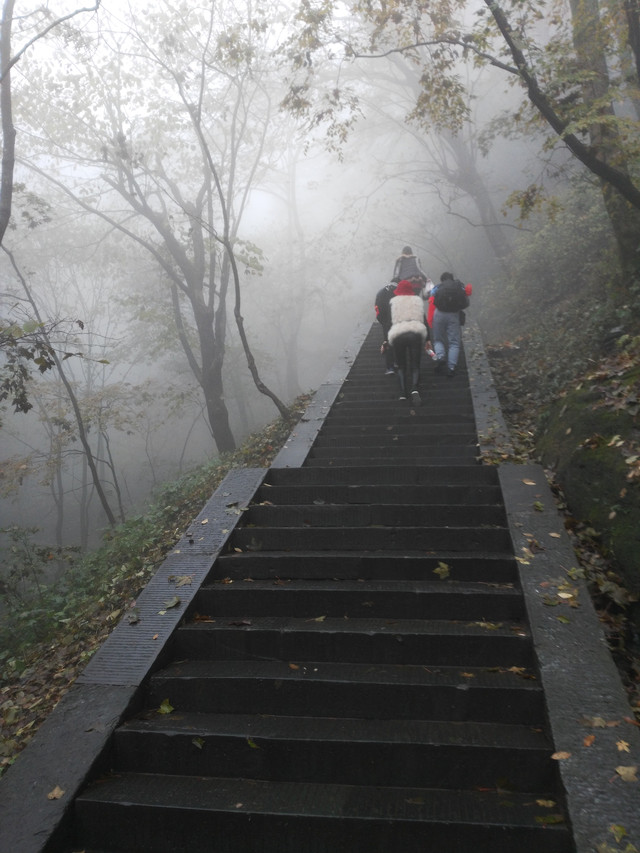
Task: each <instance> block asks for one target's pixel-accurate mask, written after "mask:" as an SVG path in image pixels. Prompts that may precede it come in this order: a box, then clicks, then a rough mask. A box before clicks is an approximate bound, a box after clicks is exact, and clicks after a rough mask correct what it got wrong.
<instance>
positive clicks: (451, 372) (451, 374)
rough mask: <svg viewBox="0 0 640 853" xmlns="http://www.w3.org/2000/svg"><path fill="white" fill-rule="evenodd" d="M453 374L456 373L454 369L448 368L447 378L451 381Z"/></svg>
mask: <svg viewBox="0 0 640 853" xmlns="http://www.w3.org/2000/svg"><path fill="white" fill-rule="evenodd" d="M455 372H456V369H455V367H448V368H447V376H448V377H449V379H451V377H452V376H454V375H455Z"/></svg>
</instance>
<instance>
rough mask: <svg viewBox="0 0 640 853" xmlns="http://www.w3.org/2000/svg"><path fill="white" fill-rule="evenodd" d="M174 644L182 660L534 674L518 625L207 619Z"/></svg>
mask: <svg viewBox="0 0 640 853" xmlns="http://www.w3.org/2000/svg"><path fill="white" fill-rule="evenodd" d="M197 607H198V605H197V602H196V604H195V610H196V612H195V613H194V619H196V621H193V622H189V623H187V624H185V625H183V626H182V627H181V628H180V629H179V630H178V631H177V632H176V634H175V636H174V640H173V642H174V644H175V647H176V652H175V654H176V656H177V658H178V659H180V660H182V659H187V658H189V659H196V658H201V659H204V658H206V659H208V660H216V659H227V660H232V659H233V660H235V661H239V660H247V659H249V660H251V659H256V660H264V659H268V660H271V659H273V660H277V661H280V660H287V661H289V660H297V659H304V660H313V661H324V662H326V663H330V662H331V661H339V662H340V663H353V664H376V665H377V664H390V665H391V664H396V665H400V664H406V665H412V666H425V667H432V666H436V667H438V666H458V667H462V668H464V669H467V668H468V667H482V666H484V667H488V668H493V667H511V666H515V667H530V666H532V661H533V656H532V650H531V644H530V638H529V635H528V633H527V631H526V630H525V628H524V626H523V625H522V623H521V622H519V621H517V620H510V621H504V622H491V621H488V620H485V619H471V620H468V621H465V620H460V621H453V620H419V619H402V618H385V617H376V618H374V617H370V618H366V619H364V618H353V619H349V618H346V619H345V618H344V617H340V618H338V617H334V616H329V615H328V614H326V613H322V612H321V611H320V610H318V611H316V615H315V616H309V617H306V616H305V617H294V616H252V617H248V616H245V615H244V614H243V613H240V614H236V615H232V614H226V615H224V616H217V617H214V616H208V615H207V614H206V613H205V614H201V613H199V612H198V611H197Z"/></svg>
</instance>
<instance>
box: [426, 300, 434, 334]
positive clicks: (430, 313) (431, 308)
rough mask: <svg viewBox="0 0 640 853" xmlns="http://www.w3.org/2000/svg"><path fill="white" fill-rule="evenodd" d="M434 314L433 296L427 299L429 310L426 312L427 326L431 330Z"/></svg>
mask: <svg viewBox="0 0 640 853" xmlns="http://www.w3.org/2000/svg"><path fill="white" fill-rule="evenodd" d="M435 312H436V303H435V302H434V301H433V296H430V297H429V308H428V310H427V325H428V326H429V328H430V329H431V328H432V327H433V315H434V314H435Z"/></svg>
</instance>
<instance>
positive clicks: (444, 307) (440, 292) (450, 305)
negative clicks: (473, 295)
mask: <svg viewBox="0 0 640 853" xmlns="http://www.w3.org/2000/svg"><path fill="white" fill-rule="evenodd" d="M433 301H434V303H435V306H436V308H437V309H438V311H446V312H447V313H449V314H453V313H454V312H455V311H462V310H463V309H464V308H468V307H469V297H468V296H467V294H466V293H465V290H464V284H463V283H462V282H461V281H458V280H457V279H447V281H441V282H440V284H439V285H438V287H437V289H436V291H435V293H434V295H433Z"/></svg>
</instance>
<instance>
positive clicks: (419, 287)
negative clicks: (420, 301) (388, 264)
mask: <svg viewBox="0 0 640 853" xmlns="http://www.w3.org/2000/svg"><path fill="white" fill-rule="evenodd" d="M391 281H395V282H396V283H398V282H400V281H410V282H411V284H413V285H414V291H415V293H422V291H423V290H424V286H425V284H426V283H427V275H426V273H425V272H424V270H423V269H422V267H421V266H420V261H419V260H418V258H417V257H416V256H415V255H414V254H413V250H412V248H411V246H405V247H404V249H403V250H402V254H401V255H400V257H399V258H397V259H396V262H395V265H394V267H393V276H392V278H391Z"/></svg>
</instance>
